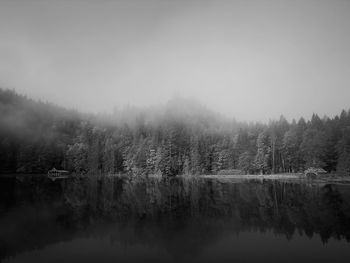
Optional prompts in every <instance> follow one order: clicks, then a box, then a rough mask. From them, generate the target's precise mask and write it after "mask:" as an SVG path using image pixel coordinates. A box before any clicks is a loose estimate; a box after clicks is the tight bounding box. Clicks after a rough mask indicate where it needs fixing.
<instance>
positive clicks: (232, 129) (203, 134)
mask: <svg viewBox="0 0 350 263" xmlns="http://www.w3.org/2000/svg"><path fill="white" fill-rule="evenodd" d="M311 166H313V167H323V168H324V169H326V170H327V171H329V172H331V171H337V172H338V173H340V174H344V175H350V112H349V111H348V112H346V111H345V110H343V111H342V112H341V113H340V115H339V116H336V117H334V118H332V119H330V118H322V119H321V118H320V117H319V116H318V115H316V114H314V115H313V116H312V118H311V120H309V121H305V120H304V119H303V118H301V119H300V120H298V121H297V122H296V121H292V122H291V123H290V122H288V121H287V120H286V119H285V118H283V117H281V118H280V119H279V120H277V121H271V122H269V123H268V124H259V123H256V124H246V123H239V122H236V121H231V120H228V119H226V118H224V117H222V116H220V115H219V114H216V113H214V112H212V111H210V110H208V109H207V108H205V107H203V106H201V105H200V104H198V103H196V102H194V101H192V100H186V99H182V98H177V99H172V100H170V101H169V102H168V103H166V104H164V105H162V106H158V107H150V108H147V109H146V108H145V109H137V108H132V107H129V108H126V109H123V110H121V111H115V112H114V113H113V114H111V115H88V114H82V113H79V112H76V111H73V110H67V109H64V108H62V107H58V106H54V105H52V104H49V103H43V102H38V101H34V100H31V99H28V98H26V97H24V96H21V95H18V94H16V93H15V92H14V91H10V90H2V89H0V172H1V173H46V172H47V170H49V169H51V168H52V167H56V168H64V169H67V170H70V171H72V172H76V173H88V172H91V173H100V172H101V173H131V174H137V175H147V174H154V173H158V174H162V175H177V174H217V173H218V174H220V173H230V172H237V171H236V170H237V169H238V170H241V171H242V172H244V173H260V172H264V173H280V172H297V171H303V170H304V169H305V168H307V167H311Z"/></svg>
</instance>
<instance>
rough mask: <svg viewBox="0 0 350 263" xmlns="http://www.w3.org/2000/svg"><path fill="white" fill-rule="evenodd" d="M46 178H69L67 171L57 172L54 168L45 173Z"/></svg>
mask: <svg viewBox="0 0 350 263" xmlns="http://www.w3.org/2000/svg"><path fill="white" fill-rule="evenodd" d="M47 176H48V177H49V178H50V179H52V180H55V179H63V178H67V177H68V176H69V171H66V170H57V169H56V168H53V169H52V170H49V171H48V172H47Z"/></svg>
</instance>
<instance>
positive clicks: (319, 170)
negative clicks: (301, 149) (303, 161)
mask: <svg viewBox="0 0 350 263" xmlns="http://www.w3.org/2000/svg"><path fill="white" fill-rule="evenodd" d="M326 173H327V171H326V170H324V169H323V168H315V167H310V168H308V169H307V170H305V172H304V174H305V176H307V177H315V176H318V175H320V174H326Z"/></svg>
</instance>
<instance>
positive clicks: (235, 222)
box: [0, 176, 350, 262]
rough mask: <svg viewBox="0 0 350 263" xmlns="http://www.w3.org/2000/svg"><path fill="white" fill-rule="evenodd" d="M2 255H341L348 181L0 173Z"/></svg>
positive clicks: (50, 258) (210, 258)
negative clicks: (57, 177)
mask: <svg viewBox="0 0 350 263" xmlns="http://www.w3.org/2000/svg"><path fill="white" fill-rule="evenodd" d="M0 197H1V199H0V261H2V262H141V261H142V262H145V261H146V262H214V261H215V262H282V261H283V262H348V261H349V258H350V243H349V241H350V185H346V184H324V183H323V184H319V183H312V182H310V181H309V182H304V181H298V180H292V181H282V180H226V181H220V180H217V179H208V178H206V179H204V178H202V179H198V178H197V179H196V178H192V179H191V178H190V179H183V178H170V179H128V178H111V177H104V178H97V177H91V178H80V179H77V178H76V179H66V180H57V181H54V182H52V181H51V180H49V179H47V178H45V177H31V176H27V177H25V178H24V180H16V179H15V178H1V179H0Z"/></svg>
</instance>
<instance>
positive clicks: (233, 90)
mask: <svg viewBox="0 0 350 263" xmlns="http://www.w3.org/2000/svg"><path fill="white" fill-rule="evenodd" d="M348 14H350V1H331V2H330V1H307V2H306V1H293V2H291V1H264V2H263V1H249V2H248V1H216V2H215V3H211V2H209V1H156V0H153V1H113V2H112V1H60V2H58V1H57V2H56V1H25V2H21V1H2V2H0V34H1V38H0V86H1V87H3V88H10V89H12V88H13V89H15V90H16V92H18V93H20V94H25V95H27V96H28V97H31V98H34V99H40V100H43V101H49V102H52V103H55V104H57V105H59V106H63V107H67V108H74V109H77V110H80V111H83V112H112V111H113V108H114V107H124V106H125V105H134V106H139V107H144V106H152V105H157V104H160V103H164V102H166V101H168V100H170V99H171V98H173V97H174V96H181V97H183V98H194V99H195V100H197V101H199V102H200V103H201V104H203V105H204V106H206V107H207V108H209V109H212V110H214V111H216V112H219V113H221V114H223V115H225V116H227V117H230V118H235V119H237V120H239V121H263V122H266V121H268V120H269V119H278V118H279V116H280V115H284V116H285V117H286V118H287V119H288V120H291V119H293V118H295V119H299V118H300V117H304V118H306V119H309V118H310V117H311V115H312V114H313V113H317V114H318V115H319V116H320V117H322V116H323V115H327V116H330V117H332V116H334V115H336V114H339V113H340V112H341V110H342V109H345V110H348V109H349V108H350V103H349V99H348V98H349V97H350V52H349V49H348V47H349V46H350V16H349V15H348Z"/></svg>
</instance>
